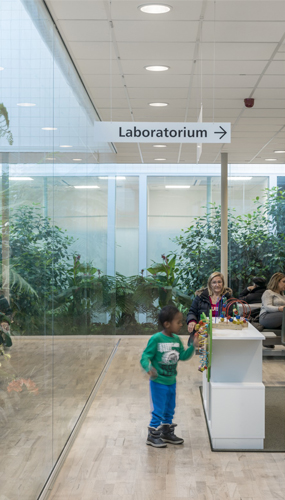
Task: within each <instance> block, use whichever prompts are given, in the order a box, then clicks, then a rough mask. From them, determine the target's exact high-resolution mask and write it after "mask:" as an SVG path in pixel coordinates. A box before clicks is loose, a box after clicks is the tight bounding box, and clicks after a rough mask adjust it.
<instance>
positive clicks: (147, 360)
mask: <svg viewBox="0 0 285 500" xmlns="http://www.w3.org/2000/svg"><path fill="white" fill-rule="evenodd" d="M158 319H159V322H160V324H161V325H162V328H163V330H162V332H159V333H156V334H155V335H153V336H152V337H151V338H150V340H149V342H148V344H147V347H146V349H145V350H144V352H143V354H142V358H141V365H142V367H143V369H144V370H145V371H146V372H147V373H148V375H149V377H150V393H151V399H152V406H153V408H152V418H151V421H150V424H149V427H148V437H147V440H146V444H148V445H150V446H154V447H156V448H164V447H166V446H167V445H166V443H171V444H182V443H183V442H184V440H183V439H182V438H179V437H177V436H175V434H174V427H176V424H173V423H172V419H173V416H174V411H175V405H176V375H177V370H176V368H177V363H178V361H179V359H180V360H181V361H186V360H187V359H189V358H191V356H192V354H193V352H194V349H195V347H194V346H195V345H197V344H198V340H196V338H195V339H194V344H192V345H191V346H190V347H188V349H186V350H185V349H184V347H183V344H182V342H181V340H180V338H179V337H178V335H177V334H178V333H179V332H180V330H181V327H182V324H183V316H182V313H181V312H179V310H178V309H177V307H174V306H165V307H163V309H162V310H161V311H160V313H159V316H158Z"/></svg>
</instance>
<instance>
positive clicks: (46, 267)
mask: <svg viewBox="0 0 285 500" xmlns="http://www.w3.org/2000/svg"><path fill="white" fill-rule="evenodd" d="M72 243H73V238H70V237H69V236H67V234H66V231H63V230H62V229H60V228H59V227H58V226H52V225H51V221H50V219H49V218H48V217H44V216H43V215H42V209H40V208H39V207H37V206H33V207H31V206H22V207H19V208H17V209H16V210H11V215H10V235H9V244H10V279H11V285H12V286H11V306H12V308H13V312H14V314H13V316H14V322H15V326H16V328H17V329H18V330H19V331H20V332H21V331H29V332H30V333H38V330H39V328H41V329H42V325H43V322H44V315H45V314H46V311H48V310H49V309H51V308H52V307H53V298H54V294H55V292H56V291H57V290H61V289H64V288H66V287H67V285H68V268H69V266H70V264H69V260H70V254H69V247H70V245H71V244H72ZM0 247H1V248H0V250H1V254H2V240H0Z"/></svg>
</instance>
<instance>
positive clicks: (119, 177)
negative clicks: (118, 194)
mask: <svg viewBox="0 0 285 500" xmlns="http://www.w3.org/2000/svg"><path fill="white" fill-rule="evenodd" d="M99 179H102V180H108V179H116V181H125V180H126V177H122V176H120V175H117V176H116V177H114V176H112V175H109V176H108V177H99Z"/></svg>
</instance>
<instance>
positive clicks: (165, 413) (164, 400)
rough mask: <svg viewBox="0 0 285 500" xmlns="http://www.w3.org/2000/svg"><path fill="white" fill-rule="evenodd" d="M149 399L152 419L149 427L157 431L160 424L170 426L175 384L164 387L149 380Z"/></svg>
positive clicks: (174, 402) (173, 406) (173, 408)
mask: <svg viewBox="0 0 285 500" xmlns="http://www.w3.org/2000/svg"><path fill="white" fill-rule="evenodd" d="M150 398H151V406H152V412H151V414H152V418H151V421H150V424H149V426H150V427H154V428H155V429H157V427H159V426H160V424H172V419H173V416H174V412H175V406H176V383H175V384H172V385H164V384H158V383H157V382H155V381H154V380H150Z"/></svg>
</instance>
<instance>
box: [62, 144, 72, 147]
mask: <svg viewBox="0 0 285 500" xmlns="http://www.w3.org/2000/svg"><path fill="white" fill-rule="evenodd" d="M59 147H60V148H72V146H69V145H68V144H64V145H63V146H59Z"/></svg>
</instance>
